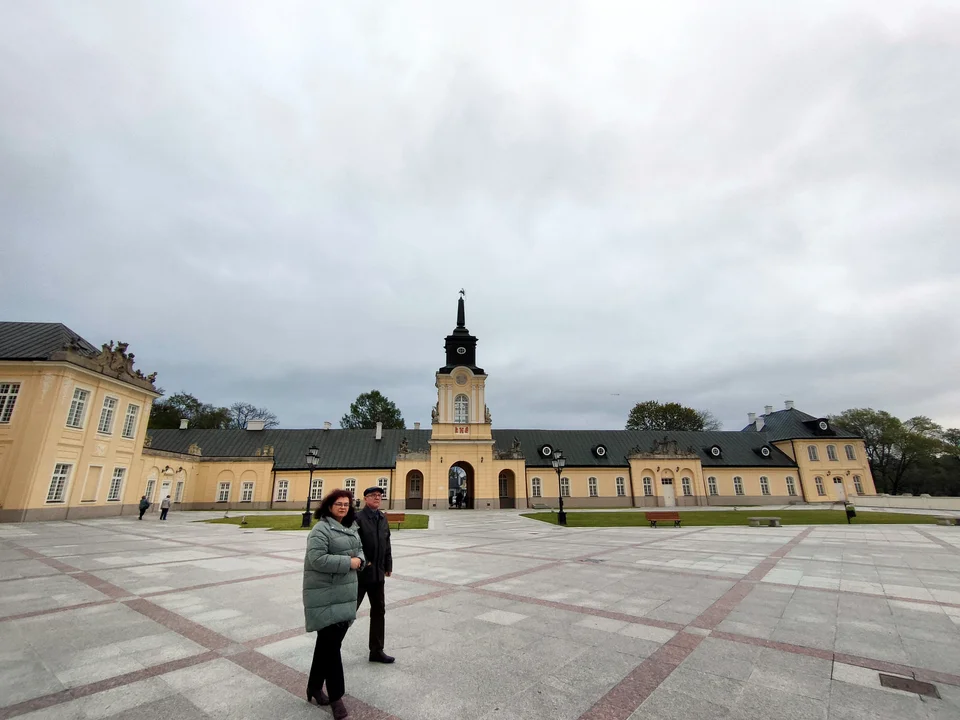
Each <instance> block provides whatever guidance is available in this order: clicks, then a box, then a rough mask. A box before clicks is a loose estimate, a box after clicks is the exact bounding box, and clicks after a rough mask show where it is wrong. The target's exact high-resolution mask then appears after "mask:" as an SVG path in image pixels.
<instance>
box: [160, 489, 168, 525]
mask: <svg viewBox="0 0 960 720" xmlns="http://www.w3.org/2000/svg"><path fill="white" fill-rule="evenodd" d="M168 512H170V496H169V495H167V496H166V497H165V498H164V499H163V500H161V501H160V519H161V520H166V519H167V513H168Z"/></svg>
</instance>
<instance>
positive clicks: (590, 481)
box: [587, 477, 597, 497]
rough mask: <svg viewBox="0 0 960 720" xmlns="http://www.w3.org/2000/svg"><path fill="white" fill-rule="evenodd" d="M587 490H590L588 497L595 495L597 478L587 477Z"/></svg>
mask: <svg viewBox="0 0 960 720" xmlns="http://www.w3.org/2000/svg"><path fill="white" fill-rule="evenodd" d="M587 490H588V491H589V492H590V497H597V479H596V478H593V477H592V478H587Z"/></svg>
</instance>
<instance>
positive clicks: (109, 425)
mask: <svg viewBox="0 0 960 720" xmlns="http://www.w3.org/2000/svg"><path fill="white" fill-rule="evenodd" d="M111 403H112V404H111ZM119 404H120V400H118V399H117V398H115V397H113V396H112V395H107V396H106V397H105V398H103V406H102V407H101V408H100V422H98V423H97V433H98V434H100V435H113V419H114V416H115V415H116V412H117V405H119ZM104 428H106V429H104Z"/></svg>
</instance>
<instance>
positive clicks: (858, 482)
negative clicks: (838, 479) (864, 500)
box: [853, 475, 863, 495]
mask: <svg viewBox="0 0 960 720" xmlns="http://www.w3.org/2000/svg"><path fill="white" fill-rule="evenodd" d="M853 487H854V489H855V490H856V491H857V495H863V482H862V481H861V480H860V476H859V475H854V476H853Z"/></svg>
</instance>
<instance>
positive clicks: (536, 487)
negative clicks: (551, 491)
mask: <svg viewBox="0 0 960 720" xmlns="http://www.w3.org/2000/svg"><path fill="white" fill-rule="evenodd" d="M530 496H531V497H543V484H542V481H541V480H540V478H538V477H535V478H530Z"/></svg>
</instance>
